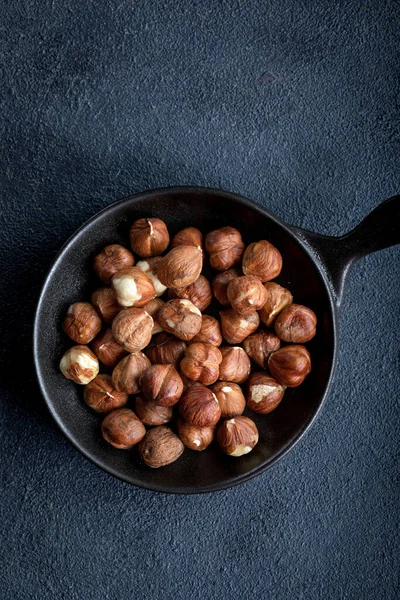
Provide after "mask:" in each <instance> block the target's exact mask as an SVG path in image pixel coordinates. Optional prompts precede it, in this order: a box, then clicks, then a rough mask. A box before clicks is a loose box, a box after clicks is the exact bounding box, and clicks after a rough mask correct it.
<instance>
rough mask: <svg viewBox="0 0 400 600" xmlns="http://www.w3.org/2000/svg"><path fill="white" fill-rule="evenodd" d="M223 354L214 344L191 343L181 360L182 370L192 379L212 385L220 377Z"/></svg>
mask: <svg viewBox="0 0 400 600" xmlns="http://www.w3.org/2000/svg"><path fill="white" fill-rule="evenodd" d="M221 360H222V356H221V352H220V351H219V348H217V347H216V346H213V345H212V344H201V343H199V344H190V346H188V347H187V348H186V351H185V357H184V358H183V360H182V362H181V371H182V373H183V374H184V375H185V377H187V379H189V380H191V381H198V382H199V383H202V384H203V385H210V384H211V383H214V382H215V381H217V379H218V375H219V365H220V363H221Z"/></svg>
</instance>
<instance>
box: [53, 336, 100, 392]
mask: <svg viewBox="0 0 400 600" xmlns="http://www.w3.org/2000/svg"><path fill="white" fill-rule="evenodd" d="M60 371H61V373H62V374H63V375H64V377H66V378H67V379H72V381H75V383H79V384H80V385H85V384H87V383H90V382H91V381H92V380H93V379H94V378H95V377H96V375H97V374H98V372H99V361H98V360H97V356H96V355H95V354H93V352H92V351H91V350H90V349H89V348H88V347H87V346H72V348H69V349H68V350H67V351H66V353H65V354H64V355H63V357H62V358H61V360H60Z"/></svg>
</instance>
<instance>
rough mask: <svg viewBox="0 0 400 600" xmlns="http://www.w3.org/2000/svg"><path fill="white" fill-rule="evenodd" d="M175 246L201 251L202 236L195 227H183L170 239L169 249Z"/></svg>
mask: <svg viewBox="0 0 400 600" xmlns="http://www.w3.org/2000/svg"><path fill="white" fill-rule="evenodd" d="M176 246H195V247H196V248H199V249H200V250H203V235H202V233H201V231H199V230H198V229H196V227H185V229H181V231H178V233H177V234H176V235H174V237H173V238H172V241H171V248H176Z"/></svg>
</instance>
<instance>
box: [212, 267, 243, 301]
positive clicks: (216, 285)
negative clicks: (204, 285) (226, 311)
mask: <svg viewBox="0 0 400 600" xmlns="http://www.w3.org/2000/svg"><path fill="white" fill-rule="evenodd" d="M240 275H241V271H240V269H237V268H235V267H233V268H232V269H228V270H227V271H223V272H222V273H218V274H217V275H216V276H215V277H214V279H213V280H212V283H211V288H212V293H213V294H214V296H215V298H216V299H217V300H218V302H219V303H220V304H222V306H226V307H228V306H230V305H231V303H230V302H229V300H228V296H227V289H228V285H229V283H230V282H231V281H232V280H233V279H235V278H236V277H239V276H240Z"/></svg>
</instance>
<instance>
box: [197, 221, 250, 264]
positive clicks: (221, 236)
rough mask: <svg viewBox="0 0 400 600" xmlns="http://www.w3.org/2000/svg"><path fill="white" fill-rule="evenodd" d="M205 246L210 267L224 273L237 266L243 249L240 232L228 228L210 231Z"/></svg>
mask: <svg viewBox="0 0 400 600" xmlns="http://www.w3.org/2000/svg"><path fill="white" fill-rule="evenodd" d="M205 245H206V250H207V252H208V254H209V255H210V265H211V266H212V268H213V269H216V270H217V271H225V270H226V269H229V268H230V267H233V266H234V265H236V264H238V263H239V262H240V259H241V258H242V254H243V251H244V248H245V245H244V243H243V240H242V236H241V234H240V231H238V230H237V229H235V228H234V227H229V226H228V227H221V228H220V229H216V230H215V231H210V233H208V234H207V235H206V239H205Z"/></svg>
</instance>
